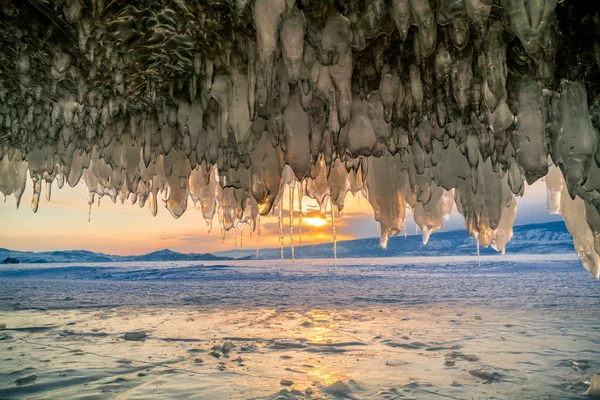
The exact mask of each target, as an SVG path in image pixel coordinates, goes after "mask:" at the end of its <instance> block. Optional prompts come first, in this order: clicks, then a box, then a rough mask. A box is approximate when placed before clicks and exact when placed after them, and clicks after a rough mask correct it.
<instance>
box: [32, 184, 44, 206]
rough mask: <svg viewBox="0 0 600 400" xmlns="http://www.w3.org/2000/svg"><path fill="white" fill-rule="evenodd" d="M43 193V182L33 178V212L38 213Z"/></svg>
mask: <svg viewBox="0 0 600 400" xmlns="http://www.w3.org/2000/svg"><path fill="white" fill-rule="evenodd" d="M41 192H42V181H41V180H39V179H37V178H33V197H32V198H31V209H32V210H33V212H34V213H35V212H37V210H38V206H39V204H40V193H41Z"/></svg>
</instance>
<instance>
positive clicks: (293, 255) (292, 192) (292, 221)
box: [288, 182, 296, 262]
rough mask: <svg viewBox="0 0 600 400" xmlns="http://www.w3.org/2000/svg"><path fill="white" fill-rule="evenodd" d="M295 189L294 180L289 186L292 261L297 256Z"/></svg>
mask: <svg viewBox="0 0 600 400" xmlns="http://www.w3.org/2000/svg"><path fill="white" fill-rule="evenodd" d="M294 189H295V188H294V182H292V183H291V184H290V187H289V192H290V200H289V201H290V203H289V208H288V215H289V217H290V246H291V248H292V262H295V261H296V256H295V254H294Z"/></svg>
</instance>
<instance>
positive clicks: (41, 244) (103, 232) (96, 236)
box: [0, 182, 548, 255]
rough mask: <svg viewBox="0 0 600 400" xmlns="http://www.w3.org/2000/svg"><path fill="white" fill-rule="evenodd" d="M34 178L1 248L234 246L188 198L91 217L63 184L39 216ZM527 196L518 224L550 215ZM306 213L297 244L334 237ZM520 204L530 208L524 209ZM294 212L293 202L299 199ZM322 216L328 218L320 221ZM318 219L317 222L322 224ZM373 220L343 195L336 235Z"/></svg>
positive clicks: (453, 221) (0, 216) (274, 234)
mask: <svg viewBox="0 0 600 400" xmlns="http://www.w3.org/2000/svg"><path fill="white" fill-rule="evenodd" d="M31 193H32V190H31V183H28V185H27V190H26V192H25V194H24V195H23V198H22V200H21V207H20V208H19V209H18V210H17V209H16V208H15V199H14V197H13V196H10V197H8V198H7V199H6V201H5V202H4V203H2V200H1V199H0V247H4V248H9V249H14V250H29V251H49V250H64V249H85V250H91V251H96V252H104V253H109V254H120V255H131V254H143V253H148V252H151V251H154V250H160V249H164V248H169V249H172V250H175V251H179V252H185V253H188V252H195V253H203V252H215V251H220V250H228V249H232V248H234V245H235V239H234V232H233V231H230V232H229V233H228V234H227V238H226V241H225V243H224V245H223V246H222V244H221V237H220V227H219V226H218V223H217V220H216V218H215V220H214V228H213V229H212V231H211V232H208V229H207V225H206V223H205V221H204V218H203V217H202V214H201V212H200V211H199V210H196V209H195V208H194V206H193V203H192V202H191V201H190V202H189V204H188V210H187V211H186V212H185V213H184V215H183V216H182V217H181V218H179V219H175V218H173V217H172V216H171V214H170V213H169V212H168V211H167V210H166V209H165V208H164V207H162V206H159V211H158V215H157V216H156V217H152V215H151V214H150V211H149V209H148V207H147V205H146V207H145V208H143V209H140V207H139V206H138V205H137V204H136V205H131V204H130V203H129V202H128V201H126V202H125V204H124V205H122V204H120V201H118V200H117V203H116V204H113V203H112V202H111V200H110V198H108V197H104V198H103V199H102V200H101V205H100V207H98V205H97V203H96V204H95V205H94V206H93V208H92V212H91V222H88V206H87V201H86V189H85V186H84V185H83V184H82V183H80V184H79V185H78V186H76V187H75V188H70V187H68V185H65V187H63V189H61V190H58V189H57V188H56V186H54V187H53V191H52V199H51V201H50V202H48V201H46V199H45V197H44V195H43V194H42V199H41V200H40V206H39V210H38V212H37V214H34V213H33V212H32V211H31V208H30V205H29V202H30V199H31ZM526 194H527V196H526V197H525V198H524V199H521V200H520V202H519V210H520V212H519V213H518V215H517V224H518V223H526V222H540V221H543V220H548V217H547V214H546V213H545V211H544V210H545V184H544V183H543V182H539V183H536V184H535V185H533V186H532V187H529V188H528V189H527V191H526ZM284 196H285V197H284V204H285V207H284V210H285V211H284V227H285V244H286V246H287V245H288V244H289V237H288V226H289V219H288V211H287V209H288V196H287V195H284ZM303 208H304V216H305V218H316V219H317V220H316V222H317V223H318V224H319V225H321V226H314V224H313V226H311V225H309V224H307V223H304V224H303V237H302V243H303V244H308V243H322V242H329V241H331V240H332V230H331V219H330V216H329V213H327V214H328V215H327V216H320V214H319V211H318V207H317V203H316V202H315V201H314V200H311V199H309V198H307V197H305V198H304V200H303ZM523 208H525V209H527V211H525V212H524V211H523ZM295 209H296V217H297V214H298V213H297V210H298V206H297V200H296V206H295ZM322 218H324V219H326V223H325V224H323V223H322V222H320V221H319V220H320V219H322ZM261 221H262V222H261V238H260V242H261V247H262V248H264V247H278V246H279V228H278V218H277V216H269V217H262V218H261ZM298 222H299V221H298V219H297V218H296V219H295V228H294V230H295V236H296V237H295V243H296V245H298V243H299V227H298ZM319 222H320V223H319ZM444 224H445V225H444V227H445V230H447V229H460V228H462V227H464V221H463V220H462V217H461V216H460V215H458V213H457V212H456V211H454V212H453V213H452V216H451V218H450V221H445V222H444ZM407 230H408V232H409V234H410V233H414V232H415V227H414V223H413V222H412V215H411V214H410V212H407ZM240 234H243V240H242V242H243V246H244V248H255V247H256V239H257V238H256V234H254V235H252V237H251V235H250V229H249V227H246V228H245V229H244V230H243V232H242V233H238V240H237V242H238V245H239V241H240V240H239V237H240V236H239V235H240ZM377 235H378V233H377V225H376V223H375V220H374V219H373V214H372V209H371V207H370V205H369V202H368V200H367V199H365V198H363V197H362V196H361V195H360V194H359V195H357V196H356V197H353V196H352V195H351V194H349V195H348V197H347V200H346V206H345V208H344V215H343V217H341V218H339V219H338V221H337V238H338V240H344V239H353V238H360V237H373V236H377Z"/></svg>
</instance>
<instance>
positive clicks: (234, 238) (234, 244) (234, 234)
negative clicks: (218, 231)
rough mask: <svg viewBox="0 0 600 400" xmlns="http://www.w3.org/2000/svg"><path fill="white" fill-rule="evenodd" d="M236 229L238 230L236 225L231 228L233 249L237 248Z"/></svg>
mask: <svg viewBox="0 0 600 400" xmlns="http://www.w3.org/2000/svg"><path fill="white" fill-rule="evenodd" d="M237 231H238V228H237V225H236V226H235V228H234V230H233V248H234V249H237V248H238V247H237V237H238V235H237Z"/></svg>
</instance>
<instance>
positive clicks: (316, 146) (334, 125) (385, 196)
mask: <svg viewBox="0 0 600 400" xmlns="http://www.w3.org/2000/svg"><path fill="white" fill-rule="evenodd" d="M0 10H1V12H0V146H1V147H2V151H1V152H0V190H1V191H2V192H3V193H4V194H5V195H11V194H13V195H14V197H15V198H16V203H17V207H18V205H19V202H20V198H21V195H22V194H23V191H24V188H25V185H26V184H27V181H28V180H30V181H31V184H33V188H34V194H33V199H32V200H31V207H32V209H33V211H34V212H35V211H36V210H37V208H38V203H39V198H40V196H41V192H42V191H43V189H42V186H43V185H45V193H46V196H47V197H48V199H49V198H50V189H51V186H52V183H53V182H54V181H56V185H57V186H58V187H59V188H60V187H62V186H63V185H64V184H65V182H66V183H67V184H68V185H70V186H74V185H76V184H78V183H79V182H80V181H83V182H85V185H86V186H87V189H88V191H89V196H88V202H89V203H90V205H91V204H92V203H93V202H94V199H95V198H100V197H102V196H109V197H110V198H111V199H112V200H113V201H116V200H117V199H120V200H121V201H122V202H124V201H125V200H129V201H130V202H131V203H136V202H137V203H138V204H139V205H140V206H141V207H143V206H144V205H146V204H147V205H148V207H149V209H150V211H151V213H152V214H153V215H155V214H156V213H157V209H158V203H163V204H164V205H165V206H166V208H167V209H168V210H169V211H170V212H171V214H172V215H173V216H174V217H175V218H177V217H179V216H180V215H181V214H183V213H184V212H185V210H186V208H187V206H188V199H189V198H191V200H192V201H193V203H194V204H195V205H196V207H197V208H199V209H200V210H201V212H202V214H203V217H204V218H205V219H206V221H212V219H213V216H215V214H216V215H218V217H217V219H218V221H219V224H220V225H221V228H222V229H223V230H224V231H227V230H230V229H232V228H233V227H234V226H236V225H239V224H249V225H250V226H251V227H252V229H256V228H257V220H259V215H265V214H267V213H276V214H279V218H280V226H281V224H282V222H281V219H282V212H281V210H282V204H283V201H284V199H283V197H284V196H283V193H284V190H283V189H284V187H285V186H290V190H289V193H290V199H289V200H288V201H290V203H291V204H293V203H294V202H293V197H294V196H299V198H300V199H301V198H302V196H309V197H311V198H314V199H316V200H317V202H318V203H319V204H320V205H321V207H322V209H323V211H325V210H326V209H327V205H328V204H331V206H330V207H329V208H330V210H331V212H332V216H333V217H334V218H332V219H333V220H335V216H336V215H337V214H338V213H341V212H342V210H343V207H344V199H345V196H346V194H347V192H349V191H350V192H352V193H354V194H355V193H357V192H362V194H363V195H364V196H366V197H367V198H368V199H369V202H370V204H371V206H372V208H373V211H374V216H375V219H376V220H377V221H379V224H380V228H381V243H382V246H384V247H385V246H386V243H387V238H388V236H389V235H396V234H398V233H399V232H401V231H402V229H403V226H404V218H405V210H406V207H411V208H412V209H413V211H414V212H413V215H414V218H415V222H416V223H417V224H418V225H419V226H420V227H421V229H422V231H423V236H424V241H426V240H427V238H428V237H429V234H430V233H432V232H435V231H437V230H439V229H440V228H441V225H442V221H443V217H444V216H445V215H447V214H448V213H449V212H450V210H451V209H452V207H453V206H454V205H455V206H456V208H457V209H458V211H459V212H460V213H461V214H462V215H463V216H464V218H465V226H466V229H467V231H468V232H469V234H471V235H472V236H473V237H475V238H476V239H477V240H478V242H479V243H480V244H481V245H483V246H489V245H492V246H493V247H494V248H496V249H497V250H499V251H501V250H503V249H504V248H505V246H506V243H507V241H508V240H509V239H510V237H511V236H512V224H513V221H514V218H515V214H516V211H517V210H516V202H515V196H520V195H522V194H523V191H524V182H528V183H530V184H531V183H533V182H535V181H536V180H538V179H543V178H544V177H545V179H546V185H547V188H548V208H549V212H551V213H560V214H561V215H562V216H563V218H564V220H565V221H566V224H567V227H568V229H569V231H570V232H571V234H572V235H573V238H574V243H575V251H576V253H577V255H578V257H579V259H580V260H581V263H582V265H583V266H584V267H585V268H586V269H588V270H589V271H590V272H591V273H592V274H593V275H594V276H595V277H598V276H599V274H600V268H599V264H600V259H599V257H598V254H599V253H600V193H599V190H600V168H599V165H600V152H598V153H597V147H598V146H597V144H598V130H597V129H598V126H599V125H600V2H595V1H583V0H581V1H576V0H564V1H560V2H557V0H366V1H359V0H336V1H330V0H236V1H233V0H201V1H192V0H160V1H156V0H140V1H134V2H131V1H125V0H112V1H110V0H92V1H90V0H1V1H0ZM598 151H600V149H598ZM297 198H298V197H297ZM159 199H160V200H159ZM292 209H293V207H292ZM290 221H293V219H292V218H290ZM334 232H335V230H334Z"/></svg>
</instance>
